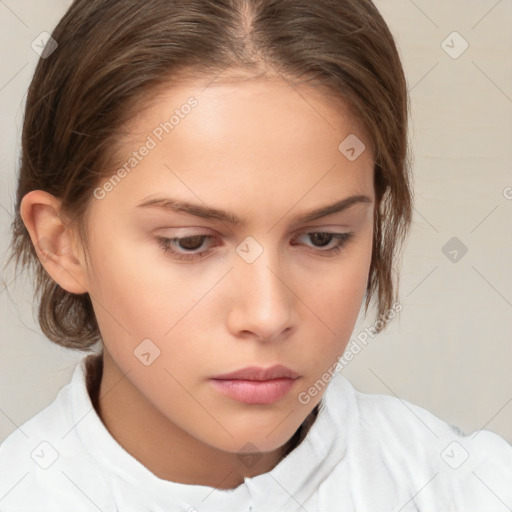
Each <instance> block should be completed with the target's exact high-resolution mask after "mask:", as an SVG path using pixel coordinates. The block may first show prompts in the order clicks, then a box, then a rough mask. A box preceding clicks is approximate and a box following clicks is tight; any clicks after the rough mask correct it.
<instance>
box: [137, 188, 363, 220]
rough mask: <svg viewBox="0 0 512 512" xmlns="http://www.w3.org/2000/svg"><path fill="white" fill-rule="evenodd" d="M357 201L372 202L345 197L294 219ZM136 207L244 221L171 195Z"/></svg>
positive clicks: (313, 217)
mask: <svg viewBox="0 0 512 512" xmlns="http://www.w3.org/2000/svg"><path fill="white" fill-rule="evenodd" d="M359 203H372V200H371V199H370V198H369V197H368V196H364V195H357V196H351V197H346V198H345V199H342V200H341V201H337V202H335V203H333V204H329V205H326V206H322V207H320V208H316V209H315V210H311V211H309V212H306V213H302V214H301V215H299V216H298V217H296V218H295V220H296V222H299V223H302V222H311V221H313V220H317V219H321V218H322V217H326V216H327V215H332V214H333V213H338V212H342V211H344V210H347V209H348V208H350V207H351V206H353V205H354V204H359ZM137 208H161V209H164V210H169V211H173V212H178V213H185V214H189V215H193V216H195V217H201V218H203V219H208V220H218V221H221V222H225V223H228V224H232V225H234V226H240V225H243V224H244V223H245V222H246V221H245V219H241V218H239V217H237V216H236V215H234V214H233V213H231V212H226V211H224V210H219V209H217V208H211V207H208V206H204V205H200V204H194V203H189V202H186V201H181V200H178V199H174V198H171V197H156V198H154V199H149V200H147V201H143V202H142V203H140V204H139V205H137Z"/></svg>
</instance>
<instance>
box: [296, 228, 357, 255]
mask: <svg viewBox="0 0 512 512" xmlns="http://www.w3.org/2000/svg"><path fill="white" fill-rule="evenodd" d="M353 235H354V233H331V232H329V231H315V232H312V233H304V234H303V235H301V236H307V237H309V238H310V239H311V241H312V242H313V248H315V249H319V251H318V252H321V253H328V254H329V255H330V254H337V253H339V252H340V251H341V250H342V249H343V248H344V247H345V245H346V244H347V243H348V242H349V240H350V239H351V238H352V237H353ZM332 242H334V244H333V243H332ZM317 244H318V245H317ZM294 245H295V244H294ZM329 245H330V247H328V246H329ZM324 247H328V248H327V249H324Z"/></svg>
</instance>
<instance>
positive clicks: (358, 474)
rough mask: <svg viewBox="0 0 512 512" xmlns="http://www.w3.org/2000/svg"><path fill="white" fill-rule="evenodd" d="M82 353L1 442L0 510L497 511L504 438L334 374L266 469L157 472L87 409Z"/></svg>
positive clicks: (508, 505) (505, 478)
mask: <svg viewBox="0 0 512 512" xmlns="http://www.w3.org/2000/svg"><path fill="white" fill-rule="evenodd" d="M84 361H85V358H84V359H82V360H81V361H80V362H79V364H78V365H77V367H76V369H75V371H74V374H73V377H72V379H71V381H70V383H68V384H67V385H65V386H64V387H63V388H62V389H61V390H60V391H59V393H58V395H57V397H56V398H55V400H54V401H53V402H52V403H51V404H50V405H49V406H48V407H46V408H45V409H43V410H42V411H41V412H39V413H38V414H36V415H35V416H34V417H32V418H31V419H29V420H28V421H27V422H25V423H24V424H23V425H22V426H21V427H20V428H19V429H17V430H16V431H14V432H13V433H12V434H11V435H10V436H9V437H8V438H7V439H6V440H5V441H4V442H3V443H2V445H0V511H2V512H15V511H20V512H21V511H23V512H27V511H37V512H50V511H51V512H81V511H91V512H92V511H94V512H97V511H98V510H100V511H103V512H110V511H116V510H118V511H122V512H131V511H137V512H141V511H153V512H164V511H165V512H170V511H171V512H174V511H186V512H196V511H197V512H214V511H216V512H244V511H250V512H272V511H276V512H277V511H279V512H291V511H297V512H298V511H300V512H341V511H357V512H363V511H368V512H370V511H371V512H379V511H386V512H392V511H394V512H410V511H418V510H420V511H429V512H432V511H435V512H448V511H460V512H476V511H478V512H501V511H503V512H506V511H509V512H510V510H512V446H511V445H510V444H509V443H507V442H506V441H505V440H504V439H503V438H502V437H500V436H498V435H497V434H495V433H492V432H490V431H487V430H482V431H477V432H475V433H473V435H471V436H469V435H467V436H466V435H464V434H463V433H462V432H460V431H459V430H458V429H456V428H455V427H452V426H451V425H449V424H447V423H445V422H444V421H442V420H440V419H438V418H436V417H435V416H433V415H432V414H431V413H429V412H428V411H426V410H425V409H422V408H420V407H418V406H415V405H413V404H410V403H408V402H406V401H403V400H400V399H398V398H394V397H390V396H385V395H376V394H364V393H361V392H358V391H357V390H355V389H354V388H353V387H352V385H351V384H350V383H349V381H348V380H347V379H346V378H345V377H343V376H342V375H337V376H336V377H335V378H334V379H333V380H332V381H331V382H330V384H329V386H328V388H327V390H326V392H325V396H324V406H323V407H322V408H321V409H320V412H319V414H318V417H317V419H316V421H315V423H314V424H313V426H312V427H311V429H310V430H309V432H308V433H307V435H306V437H305V439H304V440H303V441H302V443H301V444H299V446H297V447H296V448H295V449H294V450H293V451H292V452H290V453H289V454H288V456H286V457H285V458H284V459H283V460H281V462H280V463H279V464H277V465H276V466H275V467H274V468H273V469H272V470H271V471H269V472H268V473H264V474H261V475H258V476H255V477H252V478H245V481H244V483H242V484H240V485H239V486H238V487H237V488H236V489H232V490H219V489H215V488H213V487H207V486H201V485H187V484H180V483H175V482H171V481H166V480H162V479H160V478H158V477H157V476H156V475H154V474H153V473H151V472H150V471H149V470H148V469H147V468H146V467H145V466H143V465H142V464H141V463H140V462H139V461H137V460H136V459H135V458H134V457H132V456H131V455H130V454H129V453H128V452H127V451H125V450H124V449H123V448H122V447H121V445H119V444H118V443H117V441H116V440H115V439H114V438H113V437H112V436H111V434H110V433H109V431H108V430H107V429H106V427H105V426H104V424H103V423H102V421H101V418H100V417H99V416H98V415H97V413H96V411H95V409H94V408H93V406H92V403H91V399H90V397H89V394H88V391H87V388H86V383H85V376H84V368H85V365H84Z"/></svg>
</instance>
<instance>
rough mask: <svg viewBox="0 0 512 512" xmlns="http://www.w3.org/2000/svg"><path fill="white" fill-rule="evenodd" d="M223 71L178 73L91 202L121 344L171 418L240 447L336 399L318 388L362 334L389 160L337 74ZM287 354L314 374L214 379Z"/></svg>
mask: <svg viewBox="0 0 512 512" xmlns="http://www.w3.org/2000/svg"><path fill="white" fill-rule="evenodd" d="M206 84H207V81H204V82H199V81H197V82H192V81H191V82H189V83H182V84H180V85H174V86H172V87H169V89H168V90H167V91H166V92H165V93H164V94H163V95H161V96H159V97H158V99H157V100H155V101H153V103H152V104H151V106H150V107H149V108H148V109H147V110H145V111H144V112H143V114H141V115H139V116H137V117H136V118H134V119H133V122H132V123H131V125H130V126H129V127H127V128H128V130H129V133H130V136H129V137H127V138H126V140H125V141H124V146H123V149H122V151H121V152H120V153H119V154H120V156H121V160H123V159H124V161H125V163H126V166H125V167H124V171H123V170H120V171H118V172H117V174H116V175H115V176H114V177H111V178H109V179H108V180H107V179H105V180H104V181H102V182H101V183H100V186H99V188H98V189H96V191H95V198H94V199H93V200H92V202H91V205H90V208H89V210H88V214H87V226H88V234H89V245H88V252H89V258H88V260H87V262H86V272H87V274H86V275H87V289H88V291H89V293H90V295H91V299H92V301H93V305H94V309H95V313H96V316H97V319H98V323H99V326H100V330H101V333H102V337H103V340H104V346H105V351H106V352H107V353H108V354H109V357H110V358H111V360H112V362H113V364H115V365H116V366H117V368H118V369H119V370H120V371H122V372H123V373H125V374H126V379H128V381H129V382H130V385H132V386H133V387H134V388H135V389H136V390H137V391H138V392H139V393H140V395H141V396H142V397H144V399H145V400H146V401H147V402H148V403H149V404H151V406H152V407H154V408H155V409H156V410H158V411H159V413H160V414H161V417H162V418H163V419H164V420H165V421H168V422H169V423H170V424H172V425H174V426H175V427H177V428H179V429H181V430H182V431H184V432H186V433H187V434H188V435H191V436H193V437H194V438H195V439H197V440H199V441H201V442H203V443H206V444H207V445H209V446H212V447H215V448H218V449H221V450H224V451H228V452H233V453H234V452H239V451H241V450H243V449H244V448H243V447H244V446H246V444H247V443H251V446H253V447H254V446H256V447H257V449H258V450H260V451H262V452H267V451H271V450H274V449H276V448H278V447H280V446H282V445H283V444H284V443H285V442H286V441H287V440H288V439H289V438H290V437H291V436H292V435H293V433H294V432H295V431H296V429H297V428H298V427H299V426H300V424H301V423H302V422H303V421H304V419H305V418H306V416H307V415H308V414H309V413H310V412H311V410H312V409H313V407H314V406H315V405H316V404H317V403H318V402H319V401H320V399H321V397H322V396H323V393H324V392H325V389H320V390H317V392H316V393H315V392H313V393H310V392H308V390H310V388H311V387H312V386H314V384H315V382H317V381H318V379H320V378H321V376H322V374H324V373H325V372H326V371H328V370H329V369H330V368H332V367H333V365H334V364H335V362H336V360H337V358H339V357H340V356H341V354H342V353H343V350H344V348H345V346H346V344H347V342H348V340H349V338H350V335H351V333H352V330H353V327H354V324H355V322H356V319H357V315H358V313H359V310H360V307H361V303H362V299H363V296H364V291H365V288H366V284H367V279H368V272H369V268H370V260H371V253H372V235H373V213H374V199H375V198H374V190H373V164H374V162H373V157H372V154H371V152H370V150H369V141H368V140H367V139H366V138H365V136H364V134H363V133H362V132H361V129H360V126H359V125H358V124H356V120H355V119H354V118H353V117H351V116H350V115H349V113H348V111H347V110H346V109H344V108H343V105H342V104H340V103H339V102H338V103H334V102H333V100H332V97H329V96H328V95H327V94H326V93H325V91H323V92H322V91H320V90H319V89H311V88H308V89H306V88H297V89H296V90H294V89H292V88H291V87H290V86H289V85H287V84H286V83H284V82H282V81H278V80H274V81H272V80H266V81H265V80H262V79H258V80H238V81H237V80H232V81H230V82H215V83H213V84H211V85H209V86H208V87H206ZM173 115H174V117H171V116H173ZM166 123H167V124H166ZM350 134H356V135H357V137H358V138H359V139H360V140H361V141H363V142H364V143H365V144H366V148H367V149H366V150H364V151H363V152H362V153H361V154H360V155H359V156H358V158H356V159H355V160H354V159H353V158H352V159H349V158H347V156H346V155H347V154H349V155H352V153H353V152H352V153H350V152H349V153H346V152H345V153H343V152H342V151H341V150H340V149H339V146H340V144H341V143H342V142H343V141H344V140H345V139H346V138H347V136H349V135H350ZM343 147H345V146H343ZM144 148H145V149H144ZM345 149H346V148H345ZM356 154H357V153H356ZM122 166H123V165H121V166H119V169H121V168H122ZM116 176H117V177H116ZM354 196H357V197H358V199H355V200H353V202H352V204H349V205H348V206H347V205H345V206H346V207H345V208H342V209H341V210H339V211H334V212H332V211H330V212H328V213H327V214H326V212H323V215H322V214H321V213H320V214H319V215H320V217H318V215H317V216H316V217H318V218H314V217H315V216H312V215H309V218H306V217H307V216H308V214H311V212H313V211H317V210H319V209H322V208H324V207H326V206H328V205H333V204H334V203H338V202H340V201H343V200H345V199H347V198H351V197H354ZM364 197H365V198H366V199H363V198H364ZM181 203H188V205H189V206H188V207H186V206H183V205H181V206H180V204H181ZM206 209H209V210H210V213H209V216H206V215H207V213H205V212H206ZM212 211H214V213H212ZM222 212H223V213H222ZM235 220H236V222H235ZM278 364H279V365H283V366H285V367H287V368H288V369H290V370H291V371H292V372H294V375H295V377H296V378H294V379H279V380H274V382H273V383H272V382H270V383H269V382H267V383H260V384H255V383H254V382H253V383H252V384H251V383H248V382H241V381H238V382H235V381H233V380H227V381H226V380H225V381H219V380H217V381H213V380H212V378H214V377H216V376H219V375H221V374H226V373H230V372H234V371H236V370H239V369H243V368H246V367H249V366H250V367H259V368H263V369H266V368H269V367H271V366H274V365H278ZM267 377H268V376H267ZM229 390H231V393H234V395H233V394H229V393H230V391H229ZM226 393H228V394H226Z"/></svg>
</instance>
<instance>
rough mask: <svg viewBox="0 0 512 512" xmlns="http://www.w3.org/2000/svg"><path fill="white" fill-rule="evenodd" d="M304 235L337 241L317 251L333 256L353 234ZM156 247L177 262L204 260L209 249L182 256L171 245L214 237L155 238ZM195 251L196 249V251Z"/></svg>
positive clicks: (320, 233) (324, 232) (316, 232)
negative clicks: (328, 237) (193, 239)
mask: <svg viewBox="0 0 512 512" xmlns="http://www.w3.org/2000/svg"><path fill="white" fill-rule="evenodd" d="M303 234H304V235H331V236H332V237H333V239H335V240H337V243H336V245H335V246H334V247H332V248H331V249H326V250H321V249H320V250H319V251H318V252H319V253H327V255H328V256H334V255H336V254H339V253H340V252H341V250H342V249H343V248H344V247H345V245H347V244H348V242H349V241H350V240H351V239H352V237H353V235H354V233H331V232H328V231H311V232H308V233H303ZM155 238H156V240H157V242H158V245H159V246H160V247H161V248H162V250H163V251H164V253H167V252H170V253H172V254H173V257H174V258H175V259H178V260H186V261H194V260H198V259H202V258H205V257H206V256H207V255H208V254H209V253H210V252H211V248H210V249H208V250H206V251H203V252H200V253H195V254H186V253H185V254H184V253H180V252H178V251H175V250H174V249H172V245H175V244H176V243H179V242H181V241H183V240H189V239H192V238H203V239H205V240H207V239H214V238H215V237H213V236H210V235H191V236H185V237H182V238H165V237H162V236H157V237H155ZM196 250H197V249H196Z"/></svg>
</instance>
